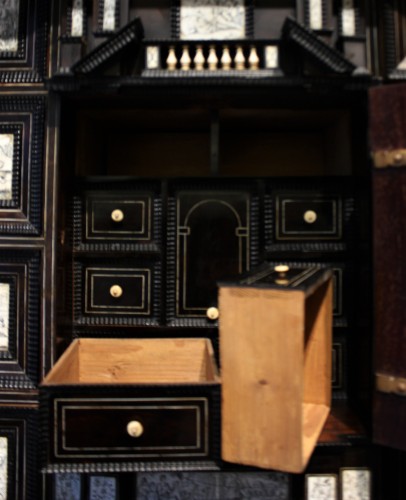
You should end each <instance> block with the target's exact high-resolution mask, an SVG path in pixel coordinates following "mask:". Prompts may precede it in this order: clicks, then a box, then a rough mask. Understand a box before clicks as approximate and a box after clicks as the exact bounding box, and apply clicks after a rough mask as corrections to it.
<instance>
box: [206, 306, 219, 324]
mask: <svg viewBox="0 0 406 500" xmlns="http://www.w3.org/2000/svg"><path fill="white" fill-rule="evenodd" d="M206 316H207V317H208V318H209V319H211V320H213V321H214V320H215V319H218V317H219V316H220V311H219V310H218V309H217V307H209V308H208V309H207V311H206Z"/></svg>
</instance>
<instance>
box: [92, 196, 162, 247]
mask: <svg viewBox="0 0 406 500" xmlns="http://www.w3.org/2000/svg"><path fill="white" fill-rule="evenodd" d="M152 206H153V202H152V196H149V195H140V194H135V193H134V195H131V196H128V195H126V196H123V195H121V196H120V195H116V196H114V195H113V196H111V195H110V196H108V195H103V194H97V195H89V196H88V198H87V199H86V225H85V240H86V241H88V242H98V241H100V240H116V241H123V240H124V241H128V240H131V241H139V242H144V243H146V242H150V241H151V239H152V236H151V229H152V228H151V225H152V218H153V214H152Z"/></svg>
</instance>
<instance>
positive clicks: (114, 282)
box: [85, 267, 151, 316]
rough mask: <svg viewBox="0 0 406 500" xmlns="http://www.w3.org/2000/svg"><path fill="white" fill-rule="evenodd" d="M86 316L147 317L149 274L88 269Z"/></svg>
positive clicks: (133, 270) (113, 269) (143, 269)
mask: <svg viewBox="0 0 406 500" xmlns="http://www.w3.org/2000/svg"><path fill="white" fill-rule="evenodd" d="M85 290H86V292H85V293H86V299H85V313H86V314H137V315H138V314H141V315H147V316H148V315H150V314H151V309H150V296H151V270H150V269H148V268H132V269H131V268H127V269H123V268H108V267H87V268H86V270H85Z"/></svg>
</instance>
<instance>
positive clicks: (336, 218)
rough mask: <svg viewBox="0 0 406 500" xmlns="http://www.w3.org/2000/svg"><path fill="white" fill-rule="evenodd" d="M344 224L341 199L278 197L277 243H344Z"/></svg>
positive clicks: (337, 197) (299, 196) (294, 195)
mask: <svg viewBox="0 0 406 500" xmlns="http://www.w3.org/2000/svg"><path fill="white" fill-rule="evenodd" d="M342 225H343V223H342V200H341V198H340V197H339V196H325V197H324V196H316V195H315V196H309V195H305V196H303V195H298V194H293V195H289V194H283V195H278V196H277V197H276V228H275V231H276V239H277V240H298V241H299V240H301V241H303V240H340V239H341V238H342V237H343V228H342Z"/></svg>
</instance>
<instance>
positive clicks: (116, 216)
mask: <svg viewBox="0 0 406 500" xmlns="http://www.w3.org/2000/svg"><path fill="white" fill-rule="evenodd" d="M111 219H112V220H113V221H114V222H121V221H122V220H123V219H124V213H123V211H122V210H120V209H119V208H117V209H116V210H113V211H112V212H111Z"/></svg>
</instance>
